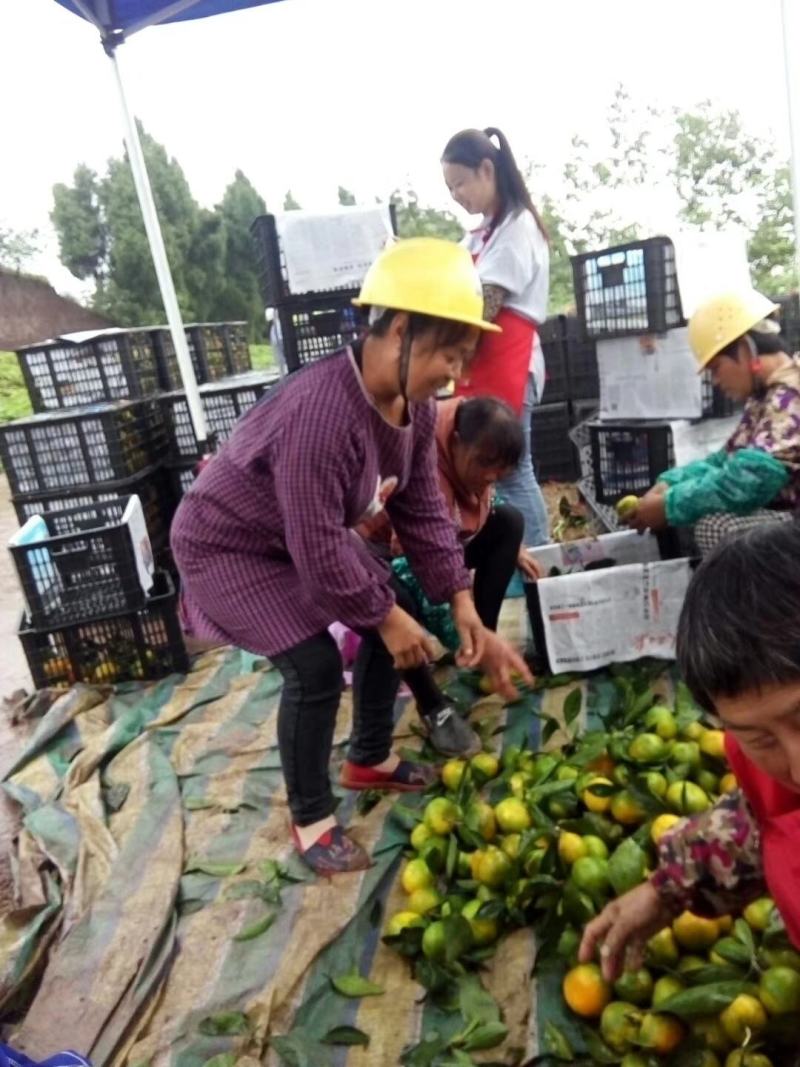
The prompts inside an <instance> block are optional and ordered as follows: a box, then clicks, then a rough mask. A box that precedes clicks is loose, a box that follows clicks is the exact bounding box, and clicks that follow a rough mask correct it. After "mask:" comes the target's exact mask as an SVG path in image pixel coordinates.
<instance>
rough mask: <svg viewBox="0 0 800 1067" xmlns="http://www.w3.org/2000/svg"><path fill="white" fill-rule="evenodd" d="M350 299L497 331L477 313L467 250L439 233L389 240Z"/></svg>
mask: <svg viewBox="0 0 800 1067" xmlns="http://www.w3.org/2000/svg"><path fill="white" fill-rule="evenodd" d="M353 303H354V304H355V305H356V306H357V307H362V306H364V305H367V306H374V307H382V308H391V309H392V310H393V311H410V312H416V313H418V314H420V315H431V316H432V317H433V318H437V319H449V320H450V321H451V322H464V323H466V324H467V325H468V326H477V327H479V329H481V330H489V331H491V332H492V333H501V332H502V331H501V329H500V327H499V326H495V324H494V323H493V322H487V321H486V320H485V319H484V317H483V287H482V285H481V279H480V276H479V275H478V271H477V270H476V269H475V264H474V263H473V262H472V257H471V256H470V254H469V252H468V251H467V250H466V248H464V247H462V246H461V245H457V244H454V243H453V242H452V241H444V240H442V239H441V238H439V237H409V238H407V239H406V240H403V241H397V242H396V243H395V244H393V245H390V246H389V248H387V249H385V250H384V251H383V252H381V254H380V255H379V256H378V258H377V259H376V260H375V262H374V263H373V264H372V266H371V267H370V268H369V270H368V271H367V273H366V276H365V278H364V283H363V285H362V286H361V292H360V293H359V294H358V297H357V298H356V299H355V300H354V301H353Z"/></svg>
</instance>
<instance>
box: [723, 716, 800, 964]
mask: <svg viewBox="0 0 800 1067" xmlns="http://www.w3.org/2000/svg"><path fill="white" fill-rule="evenodd" d="M725 754H726V755H727V757H728V762H729V763H730V765H731V768H732V770H733V773H734V774H735V775H736V778H737V780H738V782H739V785H740V787H741V789H742V792H743V793H744V795H745V796H746V797H747V800H748V803H749V804H750V807H751V808H752V810H753V813H754V815H755V817H756V820H757V822H758V825H759V829H760V831H761V855H762V861H763V865H764V876H765V879H766V882H767V887H768V889H769V892H770V895H771V896H772V899H773V900H774V901H775V903H776V904H777V906H778V911H779V912H780V913H781V915H782V916H783V921H784V923H785V924H786V930H787V933H788V934H789V937H790V938H791V939H792V942H793V944H794V945H795V946H796V947H797V948H800V793H795V792H793V791H792V790H791V789H786V788H785V786H782V785H780V784H779V783H778V782H776V781H775V779H774V778H770V777H769V775H768V774H764V772H763V771H760V770H759V769H758V767H756V765H755V764H754V763H753V762H752V760H750V759H748V758H747V756H745V754H744V752H742V750H741V748H740V747H739V745H738V743H737V742H736V741H735V740H734V738H733V737H732V736H731V735H730V734H729V733H726V734H725Z"/></svg>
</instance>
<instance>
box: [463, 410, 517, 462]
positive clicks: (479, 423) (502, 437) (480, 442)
mask: <svg viewBox="0 0 800 1067" xmlns="http://www.w3.org/2000/svg"><path fill="white" fill-rule="evenodd" d="M455 431H456V433H457V434H458V436H459V439H460V440H461V441H462V442H463V443H464V444H465V445H467V446H468V447H470V448H472V447H474V448H475V450H476V452H477V454H478V462H479V463H480V465H481V466H482V467H486V468H488V467H501V468H503V469H505V468H506V467H516V465H517V463H519V457H520V456H521V455H522V449H523V447H524V443H525V439H524V436H523V433H522V426H521V425H520V421H519V419H518V418H517V416H516V415H515V413H514V411H513V410H512V408H510V407H509V406H508V404H506V403H505V402H504V401H503V400H498V399H497V397H494V396H476V397H471V398H470V399H468V400H465V401H464V402H463V403H462V404H460V405H459V407H458V411H457V412H456V420H455Z"/></svg>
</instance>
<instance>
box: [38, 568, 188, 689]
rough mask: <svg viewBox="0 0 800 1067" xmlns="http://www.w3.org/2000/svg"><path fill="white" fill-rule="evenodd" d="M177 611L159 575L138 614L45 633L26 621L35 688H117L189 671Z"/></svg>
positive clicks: (168, 580)
mask: <svg viewBox="0 0 800 1067" xmlns="http://www.w3.org/2000/svg"><path fill="white" fill-rule="evenodd" d="M176 609H177V597H176V593H175V586H174V584H173V582H172V580H171V578H170V577H169V575H168V574H166V573H165V572H163V571H159V572H157V573H156V581H155V584H154V586H153V594H152V595H151V596H150V598H149V599H148V600H147V603H146V605H145V606H144V607H142V608H139V609H138V610H136V611H129V612H126V613H124V614H116V615H109V616H106V617H104V618H96V619H92V620H87V621H83V622H78V623H72V624H70V625H69V626H59V627H49V628H47V629H34V628H33V627H32V626H31V625H30V623H29V621H28V620H27V619H25V618H23V620H22V622H21V624H20V628H19V639H20V641H21V642H22V648H23V650H24V652H25V656H26V658H27V660H28V667H29V668H30V672H31V677H32V678H33V681H34V685H35V686H36V688H37V689H43V688H45V687H47V686H54V687H68V686H71V685H73V684H74V683H75V682H89V683H94V684H100V683H106V684H113V683H116V682H124V681H131V680H135V681H143V680H146V679H151V678H160V677H163V676H164V675H165V674H171V673H173V672H174V671H178V672H184V671H187V670H188V669H189V658H188V656H187V654H186V648H185V646H184V643H183V635H182V634H181V628H180V625H179V623H178V616H177V610H176Z"/></svg>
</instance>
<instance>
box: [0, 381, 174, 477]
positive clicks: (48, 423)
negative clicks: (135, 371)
mask: <svg viewBox="0 0 800 1067" xmlns="http://www.w3.org/2000/svg"><path fill="white" fill-rule="evenodd" d="M165 447H166V436H165V434H164V426H163V422H162V419H161V413H160V410H159V407H158V404H157V403H156V402H155V401H151V400H142V401H137V402H122V401H121V402H117V403H108V404H93V405H91V406H90V407H87V408H83V409H81V410H80V411H66V412H44V413H41V414H38V415H33V416H31V417H29V418H26V419H17V420H16V421H14V422H9V423H6V424H5V425H4V426H0V460H2V464H3V468H4V469H5V472H6V474H7V476H8V481H9V485H10V486H11V492H12V494H13V495H15V496H19V495H21V494H30V493H46V492H52V491H53V490H59V489H69V488H75V487H76V486H90V485H98V484H101V483H103V482H112V481H118V480H120V479H124V478H130V477H132V476H133V475H135V474H139V473H141V472H142V471H143V470H144V469H145V468H146V467H149V466H152V464H154V463H156V462H158V461H159V460H160V459H161V458H162V456H163V454H164V451H165Z"/></svg>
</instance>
